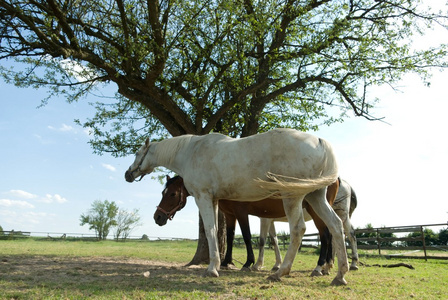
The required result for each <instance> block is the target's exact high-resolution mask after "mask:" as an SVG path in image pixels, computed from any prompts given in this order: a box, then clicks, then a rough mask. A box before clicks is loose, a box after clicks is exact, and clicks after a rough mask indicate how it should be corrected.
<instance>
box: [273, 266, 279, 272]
mask: <svg viewBox="0 0 448 300" xmlns="http://www.w3.org/2000/svg"><path fill="white" fill-rule="evenodd" d="M278 269H280V267H273V268H272V269H271V272H277V271H278Z"/></svg>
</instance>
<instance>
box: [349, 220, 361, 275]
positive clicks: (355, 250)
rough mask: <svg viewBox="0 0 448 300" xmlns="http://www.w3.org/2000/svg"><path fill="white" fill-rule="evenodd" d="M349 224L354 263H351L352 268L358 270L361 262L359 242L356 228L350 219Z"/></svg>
mask: <svg viewBox="0 0 448 300" xmlns="http://www.w3.org/2000/svg"><path fill="white" fill-rule="evenodd" d="M347 220H348V219H347ZM348 226H349V230H348V231H346V232H348V234H347V236H348V239H349V241H350V247H351V248H352V263H351V264H350V270H351V271H357V270H358V263H359V257H358V244H357V241H356V235H355V229H354V228H353V226H352V224H351V223H350V222H349V221H348Z"/></svg>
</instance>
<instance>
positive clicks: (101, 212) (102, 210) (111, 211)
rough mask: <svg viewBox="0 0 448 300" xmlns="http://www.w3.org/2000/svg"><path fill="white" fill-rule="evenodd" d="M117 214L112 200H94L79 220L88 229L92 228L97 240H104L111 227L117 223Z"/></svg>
mask: <svg viewBox="0 0 448 300" xmlns="http://www.w3.org/2000/svg"><path fill="white" fill-rule="evenodd" d="M117 214H118V206H117V204H115V202H114V201H112V202H109V201H107V200H104V201H100V200H95V201H93V203H92V206H91V208H90V210H89V211H88V212H87V213H85V214H81V216H80V218H79V220H80V221H81V223H80V225H81V226H83V225H86V224H88V225H89V230H94V231H95V234H96V236H97V238H98V239H99V240H105V239H106V238H107V236H108V235H109V231H110V229H111V227H114V226H116V225H117V220H116V216H117Z"/></svg>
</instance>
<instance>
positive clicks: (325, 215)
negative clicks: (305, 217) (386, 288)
mask: <svg viewBox="0 0 448 300" xmlns="http://www.w3.org/2000/svg"><path fill="white" fill-rule="evenodd" d="M307 201H308V203H309V204H310V205H311V206H312V208H313V210H314V211H315V212H316V213H317V215H318V216H319V217H320V218H321V219H322V221H324V223H325V224H326V225H327V227H328V229H329V231H330V233H331V235H332V239H333V243H332V244H333V247H335V253H336V256H337V258H338V273H337V275H336V277H335V278H334V280H333V281H332V283H331V284H332V285H346V284H347V281H346V280H345V278H344V275H345V274H346V273H347V272H348V260H347V251H346V248H345V238H344V230H343V227H342V221H341V219H340V218H339V217H338V215H337V214H336V213H335V212H334V210H333V209H332V208H331V206H330V205H329V204H328V202H327V201H326V199H325V189H321V190H317V191H315V192H313V193H311V194H309V195H307Z"/></svg>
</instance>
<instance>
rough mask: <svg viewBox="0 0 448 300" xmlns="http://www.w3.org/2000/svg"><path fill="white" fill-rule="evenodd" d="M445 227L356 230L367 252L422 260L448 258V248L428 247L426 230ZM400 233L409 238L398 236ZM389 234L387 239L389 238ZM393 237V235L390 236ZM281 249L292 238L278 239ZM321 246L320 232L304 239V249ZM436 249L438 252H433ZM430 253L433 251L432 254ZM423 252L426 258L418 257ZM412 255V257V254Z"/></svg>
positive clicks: (239, 241)
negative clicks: (411, 244) (412, 244)
mask: <svg viewBox="0 0 448 300" xmlns="http://www.w3.org/2000/svg"><path fill="white" fill-rule="evenodd" d="M447 225H448V223H445V224H428V225H413V226H399V227H381V228H366V229H356V230H355V232H356V234H363V233H364V234H367V235H368V237H358V238H357V242H358V243H357V246H358V249H363V250H378V255H380V256H385V257H387V258H392V257H402V258H420V259H425V260H428V259H448V245H437V246H435V245H427V241H426V239H425V232H424V230H425V228H428V227H441V226H447ZM409 233H414V236H412V237H409V236H408V235H409ZM396 234H399V235H402V234H406V235H405V236H396ZM385 235H386V236H385ZM387 235H393V236H387ZM277 238H278V242H279V246H280V247H283V248H284V249H286V248H287V246H288V245H289V235H279V236H277ZM406 242H421V246H407V245H406ZM252 243H253V244H254V245H256V246H258V245H259V237H253V238H252ZM234 244H235V245H238V246H244V241H243V238H242V237H238V238H235V242H234ZM319 245H320V239H319V235H318V234H317V233H313V234H305V235H304V237H303V239H302V245H301V247H313V248H317V247H318V246H319ZM267 247H271V241H270V239H268V241H267ZM397 250H403V251H406V252H405V253H401V254H390V253H387V252H390V251H394V252H396V251H397ZM430 250H436V251H430ZM429 251H430V252H429ZM420 252H422V255H417V254H419V253H420ZM411 254H412V255H411Z"/></svg>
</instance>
